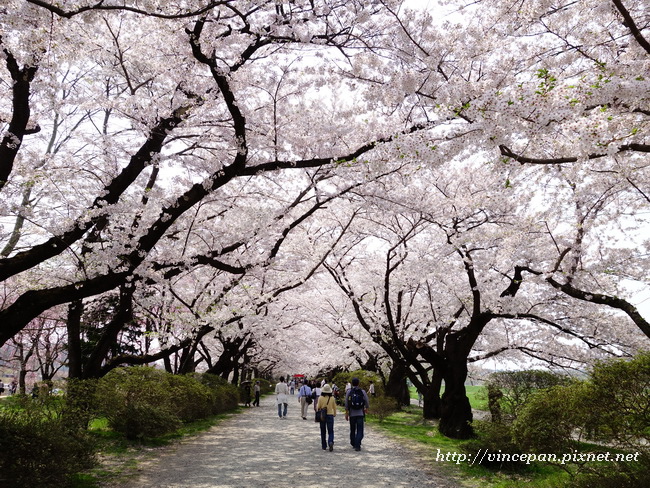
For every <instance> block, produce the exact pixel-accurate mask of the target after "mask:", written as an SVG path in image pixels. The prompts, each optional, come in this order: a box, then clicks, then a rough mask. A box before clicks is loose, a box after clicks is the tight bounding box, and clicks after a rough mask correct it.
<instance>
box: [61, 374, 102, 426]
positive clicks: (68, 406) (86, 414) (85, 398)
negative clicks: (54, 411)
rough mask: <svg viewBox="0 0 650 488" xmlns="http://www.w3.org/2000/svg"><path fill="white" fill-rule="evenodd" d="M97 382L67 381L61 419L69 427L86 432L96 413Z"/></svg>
mask: <svg viewBox="0 0 650 488" xmlns="http://www.w3.org/2000/svg"><path fill="white" fill-rule="evenodd" d="M96 391H97V380H94V379H93V380H78V379H69V380H68V381H67V383H66V384H65V392H66V394H65V408H64V411H63V417H64V419H65V422H66V424H67V425H69V426H71V427H72V426H74V428H77V429H82V430H86V429H88V426H89V425H90V422H91V421H92V420H93V418H94V417H95V415H96V413H97V405H96V403H95V400H96V395H95V393H96Z"/></svg>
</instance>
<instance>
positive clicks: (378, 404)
mask: <svg viewBox="0 0 650 488" xmlns="http://www.w3.org/2000/svg"><path fill="white" fill-rule="evenodd" d="M399 409H400V407H399V405H398V403H397V400H396V399H395V398H391V397H387V396H376V397H373V399H372V408H371V410H370V413H371V414H372V415H373V416H375V417H377V419H378V420H379V421H380V422H383V421H384V420H385V419H386V417H388V416H389V415H392V414H393V413H395V412H397V411H399Z"/></svg>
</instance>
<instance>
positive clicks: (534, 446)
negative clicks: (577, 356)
mask: <svg viewBox="0 0 650 488" xmlns="http://www.w3.org/2000/svg"><path fill="white" fill-rule="evenodd" d="M585 393H586V391H585V384H584V383H582V382H581V383H575V384H573V385H571V386H555V387H553V388H548V389H546V390H541V391H538V392H536V393H535V394H533V395H531V396H530V397H529V398H528V401H527V403H526V404H524V405H523V406H522V407H521V408H520V409H519V414H518V416H517V419H516V420H515V421H514V423H513V434H514V439H515V442H516V443H517V444H518V445H519V446H521V448H522V449H523V450H524V451H528V452H534V453H563V452H572V451H573V449H575V448H576V447H577V441H576V440H574V438H573V434H574V432H575V429H576V427H577V426H578V425H580V424H581V423H582V422H583V419H584V406H585V405H586V404H587V401H588V396H587V395H586V394H585Z"/></svg>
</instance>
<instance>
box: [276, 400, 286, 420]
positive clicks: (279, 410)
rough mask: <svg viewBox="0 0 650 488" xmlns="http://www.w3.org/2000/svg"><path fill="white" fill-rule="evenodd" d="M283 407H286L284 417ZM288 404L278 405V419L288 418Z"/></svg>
mask: <svg viewBox="0 0 650 488" xmlns="http://www.w3.org/2000/svg"><path fill="white" fill-rule="evenodd" d="M282 405H284V415H282ZM287 406H288V404H287V403H278V417H280V418H282V417H286V416H287Z"/></svg>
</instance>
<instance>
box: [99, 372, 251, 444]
mask: <svg viewBox="0 0 650 488" xmlns="http://www.w3.org/2000/svg"><path fill="white" fill-rule="evenodd" d="M96 397H97V405H98V412H99V414H100V415H103V416H105V417H106V418H107V419H108V423H109V426H110V427H111V428H112V429H114V430H115V431H117V432H120V433H122V434H124V435H125V436H126V438H127V439H142V438H150V437H158V436H161V435H164V434H168V433H171V432H174V431H175V430H177V429H178V428H179V427H180V425H181V423H183V422H191V421H193V420H198V419H202V418H206V417H208V416H210V415H214V414H217V413H222V412H226V411H229V410H233V409H234V408H236V407H237V404H238V402H239V396H238V393H237V389H236V388H235V387H234V386H232V385H229V384H228V383H227V382H225V380H223V379H221V378H219V377H217V376H214V375H207V374H205V375H198V374H192V375H185V376H180V375H172V374H169V373H167V372H165V371H162V370H158V369H155V368H151V367H143V366H137V367H130V368H118V369H115V370H113V371H111V372H110V373H109V374H108V375H106V376H105V377H104V378H102V379H101V380H99V385H98V388H97V395H96Z"/></svg>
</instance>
